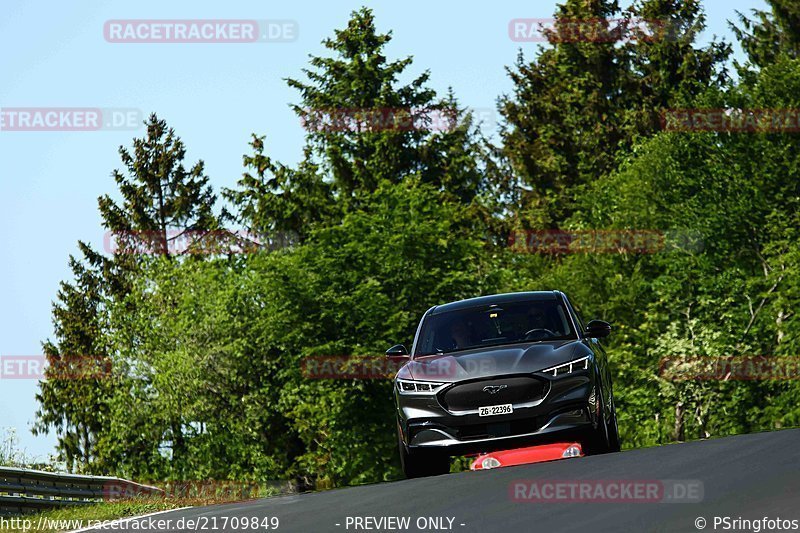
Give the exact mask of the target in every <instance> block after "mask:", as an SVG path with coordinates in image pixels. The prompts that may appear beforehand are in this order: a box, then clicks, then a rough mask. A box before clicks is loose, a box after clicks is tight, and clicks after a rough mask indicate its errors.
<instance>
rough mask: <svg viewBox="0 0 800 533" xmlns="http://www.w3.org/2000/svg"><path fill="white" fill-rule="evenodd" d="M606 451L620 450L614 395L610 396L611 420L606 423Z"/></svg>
mask: <svg viewBox="0 0 800 533" xmlns="http://www.w3.org/2000/svg"><path fill="white" fill-rule="evenodd" d="M607 432H608V451H610V452H618V451H620V449H622V446H621V445H620V442H619V427H618V426H617V406H616V404H615V403H614V395H613V393H612V395H611V420H610V421H609V422H608V430H607Z"/></svg>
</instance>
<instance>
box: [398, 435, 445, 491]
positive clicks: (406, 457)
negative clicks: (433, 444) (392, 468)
mask: <svg viewBox="0 0 800 533" xmlns="http://www.w3.org/2000/svg"><path fill="white" fill-rule="evenodd" d="M397 446H398V448H399V450H400V466H401V467H402V469H403V474H404V475H405V476H406V478H407V479H412V478H418V477H428V476H441V475H443V474H449V473H450V456H449V455H447V454H444V453H441V452H438V451H435V450H415V451H410V450H409V449H408V448H407V447H406V445H405V444H403V439H402V438H401V437H400V431H399V430H398V432H397Z"/></svg>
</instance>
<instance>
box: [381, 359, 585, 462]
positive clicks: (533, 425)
mask: <svg viewBox="0 0 800 533" xmlns="http://www.w3.org/2000/svg"><path fill="white" fill-rule="evenodd" d="M593 375H594V374H593V372H590V371H589V370H586V371H582V372H577V373H572V374H569V375H565V376H559V377H553V378H551V377H548V376H541V375H537V376H535V377H536V378H537V379H541V380H543V381H545V382H546V387H545V392H544V394H543V395H542V396H541V397H540V398H531V399H528V400H525V401H517V402H515V403H512V405H513V407H514V412H513V413H511V414H507V415H497V416H484V417H481V416H479V415H478V412H477V409H465V410H461V411H455V410H453V409H448V408H447V407H446V402H445V401H443V398H444V397H445V396H444V394H445V392H446V390H447V389H448V388H451V387H454V386H456V385H461V384H463V382H461V383H456V384H451V385H448V387H445V388H444V389H442V390H441V391H439V392H438V393H437V394H436V395H430V396H410V395H402V394H400V393H399V392H398V391H397V387H395V397H396V405H397V414H398V424H399V428H400V431H401V436H402V441H403V444H404V445H405V446H406V447H407V448H408V449H409V451H413V450H422V449H429V450H432V449H439V450H443V451H446V453H448V454H450V455H468V454H473V453H481V452H489V451H495V450H500V449H509V448H513V447H518V446H524V445H531V444H540V443H545V442H552V441H556V440H559V439H563V438H565V437H567V436H568V435H569V436H574V435H576V434H579V433H580V432H582V431H584V430H585V429H587V428H589V427H592V426H593V425H594V424H595V422H596V414H595V413H596V402H597V400H598V396H597V394H596V388H595V382H594V379H593V377H592V376H593ZM503 377H504V378H506V376H503ZM494 381H495V380H494V379H486V378H484V379H481V380H474V382H475V383H477V384H479V385H482V384H483V382H486V383H487V384H490V383H492V382H494ZM478 388H480V387H478ZM489 398H491V396H488V395H487V396H486V399H485V400H484V397H483V396H481V397H480V398H479V399H476V400H475V401H476V402H483V401H485V405H487V406H488V405H499V404H503V403H504V402H503V400H502V398H501V397H500V398H497V399H492V400H490V399H489ZM518 399H519V398H518Z"/></svg>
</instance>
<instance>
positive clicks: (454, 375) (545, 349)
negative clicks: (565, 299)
mask: <svg viewBox="0 0 800 533" xmlns="http://www.w3.org/2000/svg"><path fill="white" fill-rule="evenodd" d="M591 353H592V352H591V350H590V349H589V348H588V347H587V346H586V345H585V344H583V343H582V342H581V341H579V340H569V341H550V342H535V343H524V344H512V345H509V344H506V345H502V346H491V347H486V348H476V349H472V350H464V351H463V352H455V353H452V354H443V355H432V356H425V357H419V358H416V359H413V360H411V361H409V362H408V363H406V365H405V366H403V368H401V369H400V371H399V372H398V374H397V377H399V378H407V379H415V380H422V381H424V380H428V381H438V382H445V383H451V382H455V381H462V380H465V379H477V378H482V377H490V376H497V375H504V374H529V373H532V372H539V371H542V370H545V369H547V368H550V367H553V366H556V365H559V364H561V363H567V362H569V361H573V360H575V359H580V358H581V357H586V356H587V355H590V354H591Z"/></svg>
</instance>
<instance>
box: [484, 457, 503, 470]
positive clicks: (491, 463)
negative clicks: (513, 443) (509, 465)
mask: <svg viewBox="0 0 800 533" xmlns="http://www.w3.org/2000/svg"><path fill="white" fill-rule="evenodd" d="M498 466H503V465H501V464H500V461H498V460H497V459H495V458H494V457H486V458H484V459H483V461H481V468H483V469H484V470H489V469H490V468H497V467H498Z"/></svg>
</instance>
